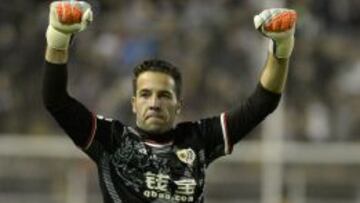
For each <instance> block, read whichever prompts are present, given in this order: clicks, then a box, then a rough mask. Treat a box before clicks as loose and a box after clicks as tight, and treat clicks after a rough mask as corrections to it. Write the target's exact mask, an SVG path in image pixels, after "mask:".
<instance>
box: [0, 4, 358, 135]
mask: <svg viewBox="0 0 360 203" xmlns="http://www.w3.org/2000/svg"><path fill="white" fill-rule="evenodd" d="M48 3H49V2H47V1H45V2H44V1H35V0H28V1H21V0H13V1H11V3H7V4H5V3H3V4H0V19H1V20H0V54H1V56H2V58H1V60H0V73H1V75H0V115H1V121H0V122H1V124H0V131H1V132H2V133H24V134H34V133H54V132H56V131H57V132H60V131H59V128H57V127H56V125H55V124H54V122H53V120H52V119H50V117H49V116H48V115H47V114H46V113H45V111H44V109H43V108H42V106H41V105H40V102H41V101H40V97H39V95H40V93H41V90H40V89H39V87H40V82H41V74H42V63H43V52H44V47H45V37H44V32H45V30H46V25H47V14H48ZM90 3H91V4H92V5H93V7H94V10H95V21H94V24H93V25H92V26H90V29H89V30H88V31H86V32H84V33H81V34H82V35H83V36H82V37H81V38H78V39H75V43H74V48H73V50H72V51H74V52H75V54H74V55H72V56H73V57H72V58H71V67H70V71H72V72H74V73H73V74H70V76H71V78H69V80H70V83H71V90H70V91H71V92H72V93H73V94H75V95H76V96H77V97H78V98H79V99H80V100H82V101H83V102H84V103H85V104H86V105H88V106H89V107H90V108H91V109H93V110H94V111H96V112H98V113H99V114H105V115H106V116H115V117H118V118H119V119H121V120H124V122H125V123H130V122H131V119H132V113H131V109H130V104H129V99H128V98H129V96H130V95H131V94H132V90H131V86H130V85H129V84H131V83H130V82H129V81H130V80H131V70H132V67H134V66H135V65H136V64H137V63H139V62H140V61H142V60H143V59H145V58H150V57H159V58H166V59H167V60H169V61H172V62H174V63H175V64H177V65H178V66H179V67H180V69H181V71H182V72H183V73H184V99H185V109H184V113H183V116H182V119H196V118H199V117H202V116H209V115H211V114H216V113H219V112H221V111H223V110H225V109H228V108H229V107H231V106H233V105H235V104H237V103H238V102H240V100H241V99H239V98H244V97H245V96H247V95H248V94H249V93H250V92H251V90H252V89H253V88H254V87H255V85H256V82H257V78H258V77H257V76H258V75H259V71H260V70H261V67H262V65H263V64H259V61H262V60H260V58H261V57H264V56H265V55H266V53H262V52H263V49H262V48H261V43H262V42H261V41H260V39H261V37H260V36H258V33H257V32H256V30H254V28H253V25H252V17H253V15H254V14H255V13H257V11H259V10H261V9H263V7H264V6H265V5H264V4H263V3H262V1H250V0H247V1H235V0H208V1H206V3H204V1H202V0H192V1H190V0H183V1H167V0H151V1H149V0H134V1H125V0H120V1H115V0H105V1H97V0H92V1H90ZM266 6H275V5H271V3H270V4H269V5H268V4H266ZM286 6H288V7H291V8H294V9H296V10H297V11H298V13H299V26H298V31H297V37H296V46H295V52H294V57H293V58H292V60H291V69H290V76H289V82H288V85H287V92H286V95H285V97H286V98H285V106H286V116H287V117H288V119H287V123H286V124H287V130H288V134H289V135H288V138H289V139H298V140H307V141H317V142H318V141H336V140H351V139H357V140H358V139H359V138H356V137H357V133H358V132H360V129H359V125H357V124H358V123H359V121H360V118H359V117H360V112H359V109H360V107H359V104H360V102H359V100H360V97H359V92H360V91H359V90H360V88H359V82H358V81H359V79H360V73H359V67H360V66H359V64H360V63H359V59H358V53H359V52H360V50H359V49H360V48H359V47H360V46H359V45H360V42H358V40H357V38H358V37H357V36H358V34H359V33H360V32H359V28H360V27H359V23H360V13H359V12H358V11H359V9H360V3H359V1H357V0H348V1H336V0H331V1H329V0H318V1H311V0H301V1H295V0H292V1H287V2H286ZM29 10H32V11H33V12H31V13H30V12H27V11H29ZM34 13H36V15H34ZM199 97H200V98H201V99H199ZM315 98H316V99H315Z"/></svg>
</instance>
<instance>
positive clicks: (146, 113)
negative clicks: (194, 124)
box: [131, 71, 181, 133]
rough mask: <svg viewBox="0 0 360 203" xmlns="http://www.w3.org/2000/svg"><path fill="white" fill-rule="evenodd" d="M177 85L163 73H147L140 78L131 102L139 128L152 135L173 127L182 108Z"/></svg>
mask: <svg viewBox="0 0 360 203" xmlns="http://www.w3.org/2000/svg"><path fill="white" fill-rule="evenodd" d="M175 85H176V84H175V81H174V79H173V78H172V77H171V76H169V75H167V74H165V73H161V72H153V71H146V72H143V73H141V74H140V75H139V76H138V78H137V81H136V93H135V96H133V97H132V100H131V103H132V109H133V112H134V113H135V114H136V124H137V126H138V127H140V128H141V129H143V130H145V131H147V132H151V133H163V132H165V131H167V130H169V129H171V128H172V127H173V125H174V122H175V117H176V115H177V114H178V113H179V112H180V107H181V105H180V102H179V100H178V98H177V96H176V93H175Z"/></svg>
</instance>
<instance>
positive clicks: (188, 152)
mask: <svg viewBox="0 0 360 203" xmlns="http://www.w3.org/2000/svg"><path fill="white" fill-rule="evenodd" d="M176 155H177V156H178V158H179V159H180V161H182V162H184V163H186V164H189V165H192V164H193V162H194V161H195V158H196V155H195V152H194V151H193V150H192V149H190V148H188V149H180V150H178V151H177V152H176Z"/></svg>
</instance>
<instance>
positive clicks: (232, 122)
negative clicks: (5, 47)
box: [220, 8, 297, 154]
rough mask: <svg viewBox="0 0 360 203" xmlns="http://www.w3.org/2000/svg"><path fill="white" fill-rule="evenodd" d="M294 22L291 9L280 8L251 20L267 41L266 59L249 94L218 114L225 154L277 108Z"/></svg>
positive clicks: (267, 11) (285, 76)
mask: <svg viewBox="0 0 360 203" xmlns="http://www.w3.org/2000/svg"><path fill="white" fill-rule="evenodd" d="M296 19H297V14H296V12H295V11H294V10H291V9H283V8H275V9H267V10H264V11H263V12H261V13H260V14H259V15H256V16H255V17H254V24H255V28H256V29H257V30H259V31H260V33H261V34H262V35H264V36H265V37H267V38H269V39H270V43H269V50H268V58H267V60H266V63H265V67H264V69H263V72H262V74H261V76H260V82H259V84H258V86H257V88H256V89H255V91H254V92H253V94H252V95H251V96H250V97H249V98H248V99H247V100H245V101H244V102H243V103H242V104H241V105H239V106H238V107H236V108H234V109H232V110H230V111H228V112H225V113H223V114H221V117H220V120H221V126H222V129H223V137H224V145H225V147H224V148H225V154H226V153H230V152H231V149H232V146H233V145H234V144H235V143H236V142H238V141H239V140H240V139H242V138H243V137H244V136H245V135H246V134H248V133H249V132H250V131H251V130H252V129H253V128H254V127H256V126H257V125H258V124H259V123H260V122H261V121H263V120H264V119H265V118H266V116H267V115H269V114H270V113H272V112H273V111H274V110H275V109H276V107H277V106H278V104H279V101H280V97H281V93H282V92H283V90H284V86H285V83H286V79H287V75H288V64H289V59H290V56H291V53H292V50H293V47H294V41H295V40H294V32H295V25H296Z"/></svg>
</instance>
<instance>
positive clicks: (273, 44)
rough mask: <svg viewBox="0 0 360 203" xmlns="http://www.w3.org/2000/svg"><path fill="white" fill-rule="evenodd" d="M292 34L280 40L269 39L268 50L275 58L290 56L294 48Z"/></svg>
mask: <svg viewBox="0 0 360 203" xmlns="http://www.w3.org/2000/svg"><path fill="white" fill-rule="evenodd" d="M294 40H295V39H294V36H291V37H289V38H285V39H281V40H274V39H272V40H270V43H269V52H270V53H273V54H274V56H275V57H276V58H290V56H291V53H292V50H293V48H294Z"/></svg>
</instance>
